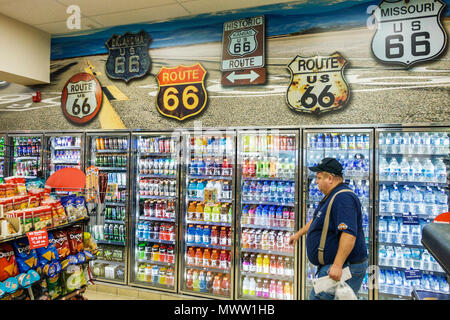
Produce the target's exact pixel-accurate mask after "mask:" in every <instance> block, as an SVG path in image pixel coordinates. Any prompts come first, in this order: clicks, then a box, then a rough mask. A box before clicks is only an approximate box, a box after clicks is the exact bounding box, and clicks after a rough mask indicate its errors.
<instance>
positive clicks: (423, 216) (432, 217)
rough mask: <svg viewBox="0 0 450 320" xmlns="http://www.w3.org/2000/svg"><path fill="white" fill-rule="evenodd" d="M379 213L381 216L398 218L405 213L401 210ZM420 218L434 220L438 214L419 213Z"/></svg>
mask: <svg viewBox="0 0 450 320" xmlns="http://www.w3.org/2000/svg"><path fill="white" fill-rule="evenodd" d="M378 215H379V216H380V217H396V218H401V217H403V213H401V212H379V213H378ZM418 217H419V219H422V220H434V218H436V215H421V214H419V215H418Z"/></svg>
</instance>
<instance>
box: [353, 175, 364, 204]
mask: <svg viewBox="0 0 450 320" xmlns="http://www.w3.org/2000/svg"><path fill="white" fill-rule="evenodd" d="M355 193H356V196H357V197H358V198H359V200H360V201H361V198H362V196H363V185H362V181H361V180H358V182H357V183H356V186H355Z"/></svg>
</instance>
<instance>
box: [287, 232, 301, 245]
mask: <svg viewBox="0 0 450 320" xmlns="http://www.w3.org/2000/svg"><path fill="white" fill-rule="evenodd" d="M298 238H300V236H298V235H297V234H294V235H292V236H290V237H289V245H290V246H293V245H294V244H295V243H296V242H297V240H298Z"/></svg>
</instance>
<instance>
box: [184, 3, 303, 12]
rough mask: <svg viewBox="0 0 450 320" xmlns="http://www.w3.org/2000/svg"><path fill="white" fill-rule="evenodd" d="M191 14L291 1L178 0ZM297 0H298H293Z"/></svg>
mask: <svg viewBox="0 0 450 320" xmlns="http://www.w3.org/2000/svg"><path fill="white" fill-rule="evenodd" d="M178 1H179V2H180V3H181V4H182V5H183V6H184V7H185V8H186V9H187V10H189V11H190V12H191V13H192V14H202V13H211V12H220V11H227V10H234V9H243V8H252V7H260V6H265V5H271V4H277V3H284V2H293V1H292V0H245V1H242V0H216V1H210V0H178ZM294 2H298V1H294Z"/></svg>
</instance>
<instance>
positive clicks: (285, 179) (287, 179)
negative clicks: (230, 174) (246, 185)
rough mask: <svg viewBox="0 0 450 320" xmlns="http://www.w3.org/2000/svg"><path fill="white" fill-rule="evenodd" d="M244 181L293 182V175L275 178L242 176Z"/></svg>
mask: <svg viewBox="0 0 450 320" xmlns="http://www.w3.org/2000/svg"><path fill="white" fill-rule="evenodd" d="M242 180H245V181H281V182H295V177H292V178H286V177H283V178H277V177H244V176H243V177H242Z"/></svg>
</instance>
